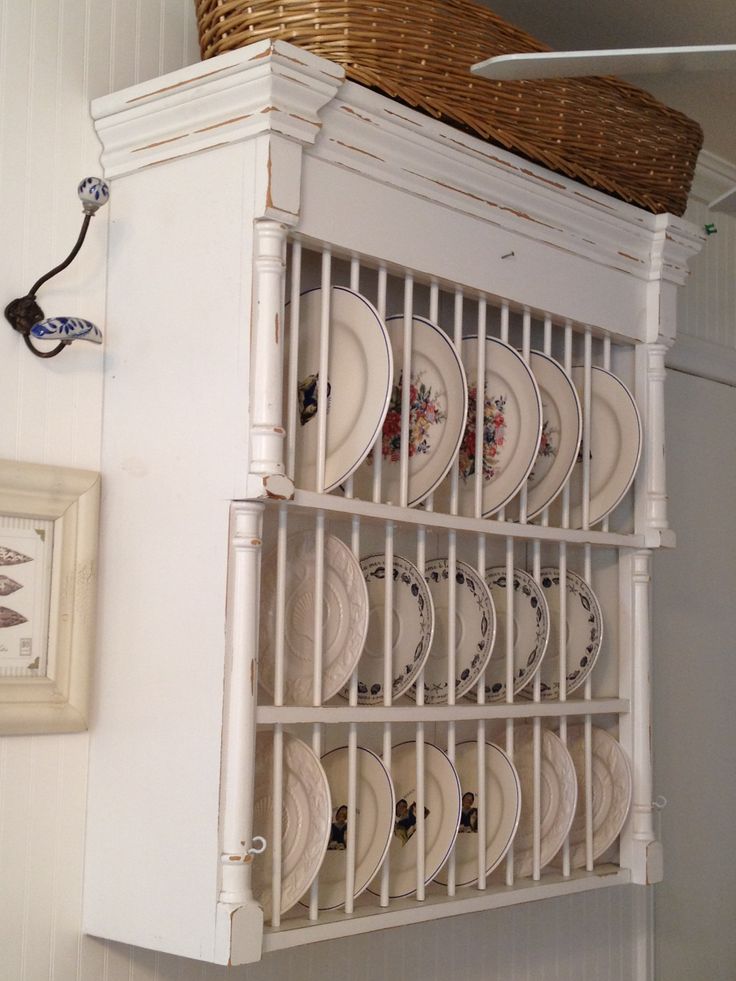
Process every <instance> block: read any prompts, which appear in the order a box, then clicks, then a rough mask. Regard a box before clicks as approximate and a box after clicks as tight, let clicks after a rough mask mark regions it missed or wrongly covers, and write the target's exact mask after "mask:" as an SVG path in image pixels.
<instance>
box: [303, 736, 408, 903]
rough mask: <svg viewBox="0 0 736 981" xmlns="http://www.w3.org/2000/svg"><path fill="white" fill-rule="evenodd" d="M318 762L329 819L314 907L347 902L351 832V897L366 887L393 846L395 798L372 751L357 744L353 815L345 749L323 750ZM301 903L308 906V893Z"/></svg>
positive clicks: (387, 778) (388, 777) (386, 776)
mask: <svg viewBox="0 0 736 981" xmlns="http://www.w3.org/2000/svg"><path fill="white" fill-rule="evenodd" d="M321 763H322V767H323V769H324V771H325V775H326V776H327V782H328V784H329V785H330V797H331V800H332V811H331V818H332V820H331V822H330V837H329V841H328V843H327V853H326V854H325V857H324V861H323V862H322V866H321V868H320V870H319V888H318V893H317V896H318V898H317V905H318V908H319V909H323V910H329V909H337V908H338V907H340V906H343V905H344V903H345V870H346V865H347V856H348V839H349V837H350V835H353V834H354V835H355V882H354V887H353V898H357V897H358V896H359V895H360V894H361V893H362V892H364V891H365V889H366V888H367V886H368V883H369V882H370V881H371V879H372V878H373V877H374V876H375V874H376V872H377V871H378V869H379V868H380V867H381V864H382V863H383V860H384V858H385V857H386V852H387V851H388V849H389V846H390V844H391V836H392V834H393V830H394V811H395V808H396V801H395V799H394V787H393V783H392V782H391V777H390V776H389V772H388V770H387V769H386V767H385V766H384V765H383V763H382V762H381V759H380V758H379V757H378V756H376V754H375V753H373V752H371V750H369V749H365V748H364V747H362V746H358V747H357V752H356V756H355V767H356V772H355V775H356V782H355V794H356V798H355V800H356V813H355V814H354V815H352V816H351V815H350V813H349V811H348V794H349V780H348V777H349V750H348V747H347V746H341V747H339V748H338V749H333V750H331V751H330V752H329V753H325V754H324V756H323V757H322V759H321ZM301 902H302V904H303V905H308V900H307V897H306V896H305V897H304V898H303V899H302V900H301Z"/></svg>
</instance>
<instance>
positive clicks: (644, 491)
mask: <svg viewBox="0 0 736 981" xmlns="http://www.w3.org/2000/svg"><path fill="white" fill-rule="evenodd" d="M671 345H672V339H671V338H667V337H664V336H662V335H660V336H659V337H658V338H657V340H656V341H655V342H654V343H650V344H639V345H637V348H636V398H637V403H638V405H639V410H640V412H641V416H642V425H643V429H644V433H643V446H642V462H641V467H640V469H639V474H638V476H637V491H636V530H637V532H638V533H640V534H643V535H644V537H645V540H646V542H647V544H648V545H652V546H657V545H668V546H672V545H674V544H675V541H674V533H673V532H672V531H671V529H670V527H669V523H668V520H667V475H666V458H665V403H664V383H665V378H666V369H665V357H666V355H667V351H668V350H669V348H670V347H671Z"/></svg>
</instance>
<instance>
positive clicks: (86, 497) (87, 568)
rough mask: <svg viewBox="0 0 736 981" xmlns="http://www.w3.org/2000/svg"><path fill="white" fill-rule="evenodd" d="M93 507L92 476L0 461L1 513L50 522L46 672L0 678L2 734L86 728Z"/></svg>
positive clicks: (96, 501)
mask: <svg viewBox="0 0 736 981" xmlns="http://www.w3.org/2000/svg"><path fill="white" fill-rule="evenodd" d="M99 505H100V478H99V475H98V474H97V473H94V472H92V471H90V470H71V469H68V468H64V467H51V466H44V465H42V464H34V463H16V462H13V461H10V460H0V514H3V515H7V516H12V517H22V518H38V519H45V520H50V521H53V522H54V559H53V569H52V573H51V603H50V611H49V627H48V637H49V643H48V647H49V649H48V666H47V669H46V673H45V675H43V676H39V677H37V678H28V677H14V678H0V734H2V735H29V734H35V733H49V732H81V731H82V730H84V729H86V728H87V712H88V702H89V681H90V667H91V660H92V649H93V643H94V629H95V600H96V591H97V534H98V521H99ZM11 568H12V567H11ZM11 629H12V628H11Z"/></svg>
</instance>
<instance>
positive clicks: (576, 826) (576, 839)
mask: <svg viewBox="0 0 736 981" xmlns="http://www.w3.org/2000/svg"><path fill="white" fill-rule="evenodd" d="M567 748H568V751H569V753H570V756H572V761H573V763H574V764H575V771H576V773H577V777H578V787H579V788H580V793H579V795H578V806H577V809H576V811H575V818H574V820H573V822H572V827H571V828H570V867H571V868H573V869H582V868H585V726H582V725H577V726H569V727H568V730H567ZM591 757H592V763H593V812H592V816H593V861H595V859H597V858H600V857H601V855H603V854H604V852H607V851H608V849H609V848H610V847H611V845H612V844H613V843H614V841H615V840H616V838H617V837H618V836H619V834H620V833H621V829H622V828H623V826H624V823H625V822H626V818H627V816H628V813H629V808H630V807H631V794H632V778H631V765H630V763H629V760H628V758H627V756H626V753H624V751H623V750H622V749H621V746H620V745H619V743H618V740H616V739H614V737H613V736H612V735H611V734H610V733H609V732H606V730H605V729H601V728H599V727H598V726H591Z"/></svg>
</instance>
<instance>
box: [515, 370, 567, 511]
mask: <svg viewBox="0 0 736 981" xmlns="http://www.w3.org/2000/svg"><path fill="white" fill-rule="evenodd" d="M529 366H530V368H531V369H532V371H533V372H534V377H535V378H536V380H537V385H538V386H539V395H540V397H541V399H542V435H541V437H540V440H539V450H538V451H537V458H536V460H535V461H534V467H533V468H532V471H531V473H530V474H529V477H528V478H527V482H526V487H527V500H526V514H527V520H529V521H530V520H531V519H532V518H536V517H537V515H539V514H541V512H542V511H544V509H545V508H546V507H549V505H550V504H551V503H552V501H554V499H555V498H556V497H557V495H558V494H559V493H560V491H561V490H562V488H563V487H564V486H565V481H566V480H567V478H568V477H569V476H570V473H571V472H572V468H573V467H574V466H575V461H576V460H577V458H578V453H579V451H580V439H581V437H582V434H583V413H582V409H581V408H580V399H579V397H578V393H577V390H576V388H575V385H574V384H573V382H572V379H571V378H570V376H569V375H568V374H567V373H566V371H565V369H564V368H563V367H562V365H561V364H559V363H558V362H557V361H555V359H554V358H551V357H549V355H547V354H543V353H542V352H541V351H532V352H531V355H530V358H529ZM506 517H507V518H511V519H512V520H517V519H518V517H519V504H518V502H517V501H513V502H512V503H511V504H510V505H509V509H508V511H507V512H506Z"/></svg>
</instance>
